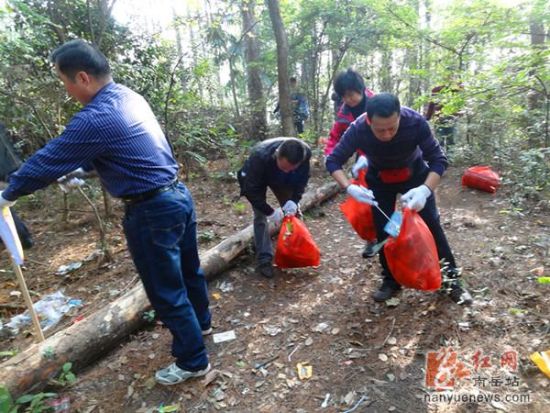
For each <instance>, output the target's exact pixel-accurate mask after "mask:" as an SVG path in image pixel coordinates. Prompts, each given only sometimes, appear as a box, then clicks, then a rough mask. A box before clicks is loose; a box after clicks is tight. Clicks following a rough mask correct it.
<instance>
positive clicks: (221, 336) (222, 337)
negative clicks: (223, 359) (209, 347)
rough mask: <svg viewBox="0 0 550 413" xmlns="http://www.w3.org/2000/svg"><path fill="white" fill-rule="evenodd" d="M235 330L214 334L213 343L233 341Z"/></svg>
mask: <svg viewBox="0 0 550 413" xmlns="http://www.w3.org/2000/svg"><path fill="white" fill-rule="evenodd" d="M236 338H237V336H236V335H235V330H229V331H224V332H223V333H216V334H214V335H213V336H212V339H213V340H214V343H223V342H224V341H231V340H235V339H236Z"/></svg>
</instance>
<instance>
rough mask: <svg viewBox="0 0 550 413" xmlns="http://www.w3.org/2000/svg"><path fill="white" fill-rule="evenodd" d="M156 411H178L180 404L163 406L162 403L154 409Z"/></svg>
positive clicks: (167, 412)
mask: <svg viewBox="0 0 550 413" xmlns="http://www.w3.org/2000/svg"><path fill="white" fill-rule="evenodd" d="M155 410H156V411H157V412H158V413H173V412H179V410H180V406H179V405H178V404H170V405H168V406H163V405H162V404H161V405H160V406H159V408H158V409H155Z"/></svg>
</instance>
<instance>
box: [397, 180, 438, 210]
mask: <svg viewBox="0 0 550 413" xmlns="http://www.w3.org/2000/svg"><path fill="white" fill-rule="evenodd" d="M431 194H432V191H431V190H430V188H428V187H427V186H426V185H420V186H417V187H416V188H413V189H411V190H409V191H407V193H406V194H405V195H403V196H402V197H401V203H402V204H403V206H404V207H407V208H410V209H414V210H415V211H417V212H419V211H422V209H423V208H424V206H425V205H426V201H427V200H428V198H429V197H430V195H431Z"/></svg>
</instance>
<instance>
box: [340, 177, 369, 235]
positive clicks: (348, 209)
mask: <svg viewBox="0 0 550 413" xmlns="http://www.w3.org/2000/svg"><path fill="white" fill-rule="evenodd" d="M366 174H367V171H366V170H365V169H362V170H361V171H359V177H358V178H357V179H353V180H352V181H351V182H352V183H353V184H356V185H361V186H364V187H365V188H366V187H367V181H366V179H365V177H366ZM340 210H341V211H342V213H343V214H344V216H345V217H346V219H347V220H348V222H349V223H350V224H351V226H352V227H353V229H354V230H355V232H357V235H359V236H360V237H361V238H362V239H364V240H366V241H376V238H377V237H376V226H375V225H374V219H373V217H372V208H371V206H370V205H369V204H365V203H364V202H359V201H357V200H356V199H355V198H352V197H351V196H348V199H346V200H345V201H344V202H342V203H341V204H340Z"/></svg>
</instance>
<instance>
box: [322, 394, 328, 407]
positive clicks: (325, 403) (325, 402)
mask: <svg viewBox="0 0 550 413" xmlns="http://www.w3.org/2000/svg"><path fill="white" fill-rule="evenodd" d="M329 400H330V393H327V394H326V395H325V400H323V403H321V409H326V408H327V407H328V401H329Z"/></svg>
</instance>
